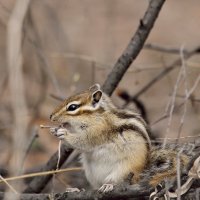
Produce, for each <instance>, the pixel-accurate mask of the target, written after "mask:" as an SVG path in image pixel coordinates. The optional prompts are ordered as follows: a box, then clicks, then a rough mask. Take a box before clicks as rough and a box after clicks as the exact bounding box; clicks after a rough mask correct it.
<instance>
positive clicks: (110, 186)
mask: <svg viewBox="0 0 200 200" xmlns="http://www.w3.org/2000/svg"><path fill="white" fill-rule="evenodd" d="M113 188H114V185H113V184H103V185H102V186H101V187H100V188H99V189H98V191H99V192H102V193H107V192H111V191H112V190H113Z"/></svg>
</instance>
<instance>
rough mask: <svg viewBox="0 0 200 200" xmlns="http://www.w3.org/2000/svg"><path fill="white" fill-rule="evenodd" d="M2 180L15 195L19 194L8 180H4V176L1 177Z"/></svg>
mask: <svg viewBox="0 0 200 200" xmlns="http://www.w3.org/2000/svg"><path fill="white" fill-rule="evenodd" d="M0 179H1V180H2V182H4V183H5V184H6V185H7V186H8V187H9V188H10V190H11V191H13V192H14V193H15V194H18V192H17V191H16V190H15V188H13V186H12V185H10V184H9V183H8V181H7V180H6V179H4V178H3V176H1V175H0Z"/></svg>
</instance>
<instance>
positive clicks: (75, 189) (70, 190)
mask: <svg viewBox="0 0 200 200" xmlns="http://www.w3.org/2000/svg"><path fill="white" fill-rule="evenodd" d="M80 191H81V190H79V189H78V188H67V189H66V191H65V192H69V193H70V192H80Z"/></svg>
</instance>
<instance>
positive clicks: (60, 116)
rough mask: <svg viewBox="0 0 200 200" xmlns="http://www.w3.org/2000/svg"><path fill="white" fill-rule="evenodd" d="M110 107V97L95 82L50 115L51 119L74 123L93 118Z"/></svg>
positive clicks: (111, 105) (63, 122)
mask: <svg viewBox="0 0 200 200" xmlns="http://www.w3.org/2000/svg"><path fill="white" fill-rule="evenodd" d="M109 107H113V104H112V103H111V101H110V98H109V97H107V95H106V94H105V93H103V91H102V90H101V88H100V85H99V84H95V85H93V86H92V87H90V88H89V89H88V90H86V91H84V92H82V93H79V94H77V95H74V96H71V97H69V98H68V99H66V100H65V101H64V102H63V103H62V104H61V105H60V106H59V107H58V108H56V109H55V111H54V112H53V113H52V114H51V115H50V119H51V120H52V121H56V122H60V123H61V124H65V123H70V124H71V125H73V124H74V123H76V124H77V123H81V122H83V121H85V120H91V119H92V118H93V117H95V116H96V115H98V114H103V113H104V112H105V111H106V110H107V109H108V108H109ZM74 125H75V124H74Z"/></svg>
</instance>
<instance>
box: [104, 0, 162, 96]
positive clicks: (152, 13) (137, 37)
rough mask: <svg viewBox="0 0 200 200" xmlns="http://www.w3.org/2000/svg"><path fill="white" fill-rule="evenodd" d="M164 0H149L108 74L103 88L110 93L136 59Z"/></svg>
mask: <svg viewBox="0 0 200 200" xmlns="http://www.w3.org/2000/svg"><path fill="white" fill-rule="evenodd" d="M164 2H165V0H151V1H150V2H149V6H148V8H147V10H146V12H145V15H144V17H143V18H142V19H141V20H140V24H139V27H138V29H137V31H136V32H135V34H134V36H133V37H132V39H131V41H130V42H129V44H128V46H127V47H126V49H125V50H124V52H123V54H122V55H121V56H120V57H119V59H118V60H117V62H116V64H115V65H114V67H113V69H112V71H111V72H110V74H109V75H108V77H107V79H106V81H105V83H104V84H103V90H104V91H105V92H106V93H107V94H108V95H111V94H112V93H113V91H114V90H115V88H116V87H117V85H118V83H119V82H120V80H121V79H122V77H123V75H124V74H125V72H126V71H127V69H128V68H129V67H130V65H131V63H132V62H133V61H134V60H135V59H136V57H137V55H138V54H139V53H140V51H141V49H142V47H143V45H144V43H145V41H146V39H147V37H148V35H149V33H150V31H151V29H152V28H153V25H154V23H155V21H156V19H157V17H158V14H159V12H160V10H161V8H162V6H163V4H164Z"/></svg>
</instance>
